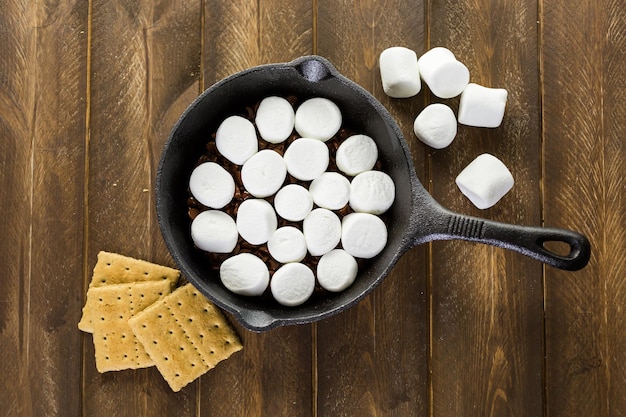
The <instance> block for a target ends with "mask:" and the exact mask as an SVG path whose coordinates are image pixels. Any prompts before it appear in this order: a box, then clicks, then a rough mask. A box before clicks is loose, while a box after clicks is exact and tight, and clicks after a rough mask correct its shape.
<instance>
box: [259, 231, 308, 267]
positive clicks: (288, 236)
mask: <svg viewBox="0 0 626 417" xmlns="http://www.w3.org/2000/svg"><path fill="white" fill-rule="evenodd" d="M267 249H268V250H269V252H270V255H272V258H274V259H276V260H277V261H278V262H281V263H284V264H286V263H289V262H300V261H301V260H303V259H304V257H305V256H306V240H305V239H304V234H303V233H302V232H301V231H300V230H299V229H297V228H295V227H293V226H284V227H280V228H278V229H276V231H275V232H274V234H272V237H270V240H268V241H267Z"/></svg>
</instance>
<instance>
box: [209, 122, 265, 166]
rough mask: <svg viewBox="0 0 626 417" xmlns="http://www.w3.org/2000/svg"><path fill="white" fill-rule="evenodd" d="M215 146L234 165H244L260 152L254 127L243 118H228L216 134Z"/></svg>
mask: <svg viewBox="0 0 626 417" xmlns="http://www.w3.org/2000/svg"><path fill="white" fill-rule="evenodd" d="M215 146H216V147H217V150H218V151H219V153H220V154H222V156H223V157H224V158H226V159H228V160H229V161H230V162H232V163H233V164H236V165H243V163H244V162H246V160H248V158H250V157H251V156H252V155H254V154H255V153H257V151H258V150H259V143H258V139H257V136H256V130H255V129H254V125H253V124H252V122H251V121H250V120H248V119H244V118H243V117H241V116H230V117H228V118H226V119H225V120H224V121H223V122H222V123H221V124H220V126H219V127H218V128H217V131H216V132H215Z"/></svg>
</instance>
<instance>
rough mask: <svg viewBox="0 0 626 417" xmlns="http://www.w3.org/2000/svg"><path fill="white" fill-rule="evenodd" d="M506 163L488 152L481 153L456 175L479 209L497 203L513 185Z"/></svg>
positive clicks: (461, 187)
mask: <svg viewBox="0 0 626 417" xmlns="http://www.w3.org/2000/svg"><path fill="white" fill-rule="evenodd" d="M513 183H514V181H513V176H512V175H511V172H510V171H509V170H508V168H507V167H506V165H504V163H503V162H502V161H500V160H499V159H498V158H496V157H495V156H493V155H490V154H488V153H484V154H482V155H479V156H478V157H476V159H474V160H473V161H472V162H470V164H469V165H468V166H466V167H465V169H463V171H461V173H460V174H459V175H458V176H457V177H456V185H457V186H458V187H459V189H460V190H461V192H462V193H463V194H464V195H465V196H466V197H467V198H469V200H470V201H471V202H472V203H473V204H474V205H475V206H476V207H478V208H479V209H486V208H489V207H491V206H493V205H495V204H496V203H497V202H498V201H499V200H500V199H501V198H502V197H503V196H504V195H505V194H506V193H508V192H509V190H510V189H511V188H512V187H513Z"/></svg>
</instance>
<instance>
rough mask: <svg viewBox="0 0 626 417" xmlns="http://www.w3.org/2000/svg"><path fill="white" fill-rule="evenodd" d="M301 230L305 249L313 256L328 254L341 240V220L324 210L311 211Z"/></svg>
mask: <svg viewBox="0 0 626 417" xmlns="http://www.w3.org/2000/svg"><path fill="white" fill-rule="evenodd" d="M302 230H303V232H304V238H305V240H306V246H307V249H308V250H309V253H310V254H311V255H313V256H321V255H323V254H325V253H327V252H330V251H331V250H333V249H335V247H336V246H337V244H338V243H339V241H340V240H341V220H339V217H337V215H336V214H335V213H333V212H332V211H330V210H328V209H325V208H317V209H315V210H313V211H311V213H309V215H308V216H306V218H305V219H304V222H303V223H302Z"/></svg>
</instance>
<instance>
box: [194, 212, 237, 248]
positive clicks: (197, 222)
mask: <svg viewBox="0 0 626 417" xmlns="http://www.w3.org/2000/svg"><path fill="white" fill-rule="evenodd" d="M238 238H239V234H238V233H237V226H236V224H235V221H234V220H233V218H232V217H230V216H229V215H228V214H226V213H224V212H223V211H220V210H206V211H203V212H201V213H200V214H198V215H197V216H196V217H195V218H194V219H193V221H192V222H191V239H192V240H193V243H194V244H195V245H196V246H197V247H198V249H201V250H204V251H207V252H213V253H230V252H232V251H233V249H235V246H236V245H237V239H238Z"/></svg>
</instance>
